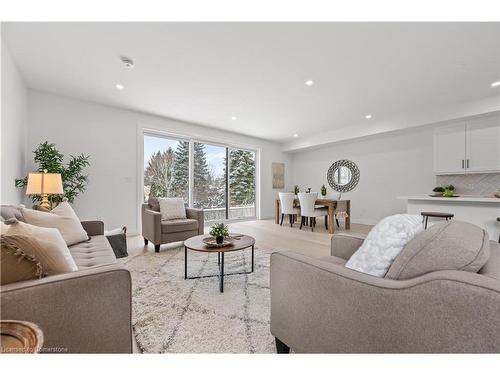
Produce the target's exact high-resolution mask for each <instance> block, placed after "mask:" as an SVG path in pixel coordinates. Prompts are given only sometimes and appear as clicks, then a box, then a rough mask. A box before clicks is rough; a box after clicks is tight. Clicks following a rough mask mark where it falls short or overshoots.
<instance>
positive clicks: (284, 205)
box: [279, 192, 300, 227]
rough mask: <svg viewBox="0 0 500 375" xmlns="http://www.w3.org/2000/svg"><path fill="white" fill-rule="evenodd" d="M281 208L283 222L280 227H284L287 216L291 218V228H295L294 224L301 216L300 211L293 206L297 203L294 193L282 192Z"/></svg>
mask: <svg viewBox="0 0 500 375" xmlns="http://www.w3.org/2000/svg"><path fill="white" fill-rule="evenodd" d="M279 197H280V206H281V222H280V225H283V219H284V217H285V215H288V217H289V218H290V227H292V226H293V223H294V222H295V220H296V219H297V216H298V215H299V214H300V209H299V208H297V207H294V206H293V203H294V201H295V194H294V193H285V192H280V193H279Z"/></svg>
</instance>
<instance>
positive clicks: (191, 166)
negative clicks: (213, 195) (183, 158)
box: [188, 139, 194, 207]
mask: <svg viewBox="0 0 500 375" xmlns="http://www.w3.org/2000/svg"><path fill="white" fill-rule="evenodd" d="M193 192H194V141H193V140H192V139H190V140H189V182H188V205H189V207H194V202H193Z"/></svg>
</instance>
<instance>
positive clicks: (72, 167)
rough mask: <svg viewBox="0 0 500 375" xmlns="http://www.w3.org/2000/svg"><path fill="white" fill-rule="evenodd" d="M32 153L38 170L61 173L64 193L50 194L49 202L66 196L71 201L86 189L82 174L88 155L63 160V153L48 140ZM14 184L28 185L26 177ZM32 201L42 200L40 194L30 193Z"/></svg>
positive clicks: (86, 181) (54, 202)
mask: <svg viewBox="0 0 500 375" xmlns="http://www.w3.org/2000/svg"><path fill="white" fill-rule="evenodd" d="M33 154H34V162H35V165H37V171H38V172H48V173H59V174H61V179H62V184H63V190H64V195H63V194H61V195H51V197H50V201H51V204H56V205H57V204H59V203H60V202H62V201H63V199H64V198H66V199H67V200H68V201H69V202H70V203H73V202H74V200H75V198H76V197H77V196H78V195H79V194H80V193H83V192H84V191H85V190H86V189H87V183H88V177H87V175H86V174H84V171H85V168H86V167H88V166H89V165H90V162H89V159H90V156H88V155H84V154H81V155H78V156H73V155H70V157H69V160H68V162H65V161H64V159H65V157H64V155H63V154H62V153H61V152H59V150H58V149H57V147H56V145H55V144H53V143H49V142H44V143H40V144H39V145H38V146H37V148H36V149H35V151H33ZM16 186H17V187H19V188H26V187H27V186H28V177H27V176H26V177H24V178H18V179H16ZM31 199H32V201H33V203H36V202H40V201H41V200H42V196H41V195H32V196H31Z"/></svg>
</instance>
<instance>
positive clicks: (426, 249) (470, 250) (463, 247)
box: [385, 220, 490, 280]
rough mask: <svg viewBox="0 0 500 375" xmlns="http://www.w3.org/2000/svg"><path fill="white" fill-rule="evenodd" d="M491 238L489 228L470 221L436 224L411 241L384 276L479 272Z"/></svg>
mask: <svg viewBox="0 0 500 375" xmlns="http://www.w3.org/2000/svg"><path fill="white" fill-rule="evenodd" d="M489 242H490V241H489V238H488V234H487V233H486V231H485V230H483V229H481V228H479V227H477V226H475V225H473V224H470V223H465V222H461V221H455V220H453V221H449V222H446V223H443V224H437V225H433V226H432V227H430V228H429V229H427V230H425V231H423V232H421V233H419V234H418V235H417V236H415V238H413V239H412V240H411V241H410V242H408V244H407V245H406V246H405V247H404V248H403V250H402V251H401V253H400V254H399V255H398V256H397V257H396V259H395V260H394V262H393V263H392V265H391V267H390V268H389V270H388V271H387V274H386V276H385V277H386V278H389V279H395V280H406V279H411V278H414V277H417V276H420V275H423V274H426V273H429V272H433V271H440V270H460V271H469V272H478V271H479V270H480V269H481V268H482V267H483V266H484V265H485V263H486V261H487V260H488V258H489V256H490V243H489Z"/></svg>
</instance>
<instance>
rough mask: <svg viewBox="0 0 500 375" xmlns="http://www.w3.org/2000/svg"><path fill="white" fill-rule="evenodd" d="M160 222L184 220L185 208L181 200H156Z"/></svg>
mask: <svg viewBox="0 0 500 375" xmlns="http://www.w3.org/2000/svg"><path fill="white" fill-rule="evenodd" d="M158 202H159V203H160V213H161V219H162V220H174V219H185V218H186V207H185V206H184V199H182V198H158Z"/></svg>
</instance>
